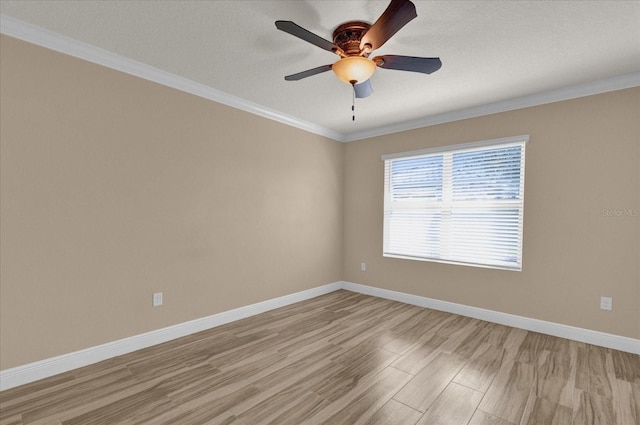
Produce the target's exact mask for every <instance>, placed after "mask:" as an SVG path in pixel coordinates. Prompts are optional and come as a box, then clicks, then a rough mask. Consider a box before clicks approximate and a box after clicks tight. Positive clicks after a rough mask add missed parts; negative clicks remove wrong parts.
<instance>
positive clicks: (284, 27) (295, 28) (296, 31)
mask: <svg viewBox="0 0 640 425" xmlns="http://www.w3.org/2000/svg"><path fill="white" fill-rule="evenodd" d="M276 28H278V29H279V30H281V31H284V32H288V33H289V34H291V35H293V36H296V37H298V38H300V39H302V40H304V41H306V42H308V43H311V44H313V45H315V46H318V47H320V48H321V49H324V50H327V51H329V52H332V53H336V52H337V51H339V50H340V48H339V47H338V46H336V45H335V44H333V43H332V42H330V41H329V40H325V39H324V38H322V37H320V36H319V35H315V34H314V33H312V32H311V31H309V30H306V29H304V28H302V27H301V26H300V25H297V24H295V23H293V22H291V21H276Z"/></svg>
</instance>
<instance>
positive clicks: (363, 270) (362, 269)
mask: <svg viewBox="0 0 640 425" xmlns="http://www.w3.org/2000/svg"><path fill="white" fill-rule="evenodd" d="M360 271H361V272H366V271H367V263H360Z"/></svg>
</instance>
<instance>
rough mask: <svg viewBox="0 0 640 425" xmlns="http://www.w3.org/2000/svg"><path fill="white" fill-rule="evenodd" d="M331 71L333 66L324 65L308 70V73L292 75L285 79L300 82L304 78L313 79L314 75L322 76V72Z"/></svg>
mask: <svg viewBox="0 0 640 425" xmlns="http://www.w3.org/2000/svg"><path fill="white" fill-rule="evenodd" d="M330 69H331V65H322V66H319V67H317V68H311V69H307V70H306V71H302V72H298V73H297V74H291V75H287V76H286V77H284V79H285V80H287V81H298V80H302V79H303V78H307V77H311V76H312V75H316V74H320V73H322V72H326V71H329V70H330Z"/></svg>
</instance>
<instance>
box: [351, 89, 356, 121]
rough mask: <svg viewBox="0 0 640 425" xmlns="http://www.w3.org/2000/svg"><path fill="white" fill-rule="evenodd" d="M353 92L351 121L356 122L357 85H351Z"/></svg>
mask: <svg viewBox="0 0 640 425" xmlns="http://www.w3.org/2000/svg"><path fill="white" fill-rule="evenodd" d="M351 87H353V92H351V121H355V120H356V85H355V84H351Z"/></svg>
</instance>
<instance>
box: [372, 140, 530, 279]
mask: <svg viewBox="0 0 640 425" xmlns="http://www.w3.org/2000/svg"><path fill="white" fill-rule="evenodd" d="M528 142H529V135H528V134H525V135H520V136H513V137H505V138H500V139H492V140H482V141H478V142H472V143H463V144H456V145H448V146H441V147H436V148H429V149H421V150H415V151H408V152H398V153H391V154H386V155H382V160H383V162H384V210H383V256H384V257H387V258H400V259H409V260H417V261H429V262H438V263H446V264H458V265H465V266H474V267H481V268H491V269H501V270H512V271H522V245H523V230H524V180H525V162H526V161H525V151H526V145H527V143H528ZM509 146H519V147H520V148H521V149H520V165H519V166H520V175H519V191H518V197H517V198H516V199H503V200H484V201H482V200H480V201H460V200H457V201H456V200H452V199H451V198H450V197H449V195H448V194H446V193H444V192H443V194H442V198H441V199H440V200H434V201H425V202H424V204H425V205H427V204H428V205H429V206H428V207H421V208H424V209H423V210H421V211H427V210H431V211H438V212H439V213H440V216H438V220H439V222H438V232H439V233H438V235H439V237H438V238H436V239H438V244H439V245H438V247H439V248H438V249H437V251H438V254H437V255H435V256H434V255H433V252H429V253H427V252H424V253H422V255H418V254H420V253H416V255H407V254H397V253H393V252H390V251H391V249H390V247H389V245H390V244H391V242H390V236H389V232H390V231H391V229H390V226H391V219H390V217H391V212H392V211H393V205H392V200H391V196H392V195H391V178H390V176H389V173H390V168H389V167H390V163H391V161H394V160H407V159H411V158H415V159H419V158H420V157H437V156H438V155H442V157H443V161H444V162H446V160H445V158H449V159H451V158H453V155H455V154H458V153H461V152H472V151H482V150H490V149H499V148H508V147H509ZM447 167H450V168H447ZM452 170H453V165H452V163H451V162H449V163H447V164H445V165H444V167H443V172H442V174H443V176H442V180H443V181H445V180H447V179H450V180H449V181H448V182H444V183H443V184H442V187H443V188H445V187H448V188H449V189H451V190H452V191H453V183H452V175H451V174H450V173H452V172H453V171H452ZM447 173H449V175H448V176H447ZM451 193H453V192H451ZM443 198H446V199H443ZM399 202H401V203H407V204H409V203H415V204H417V205H419V204H421V201H419V200H417V199H410V200H405V201H399ZM474 202H476V203H477V204H476V205H478V207H477V210H476V211H480V210H482V209H483V208H485V209H487V211H488V209H489V208H491V207H492V208H493V210H494V211H499V210H501V209H504V210H505V211H506V210H507V208H510V209H511V210H513V209H514V208H517V209H518V221H517V225H518V229H517V238H518V240H517V256H516V261H514V262H513V263H512V262H511V261H506V260H504V261H501V262H500V263H498V261H497V260H495V261H493V262H491V261H487V260H486V259H485V260H482V258H480V257H481V256H478V257H477V258H475V259H474V260H473V261H460V260H456V259H452V257H456V256H457V257H458V258H461V257H463V256H464V255H461V254H460V252H462V251H464V249H462V251H459V252H458V253H457V254H455V255H453V256H451V255H450V256H449V257H446V256H443V252H442V251H444V252H445V253H447V252H451V250H452V248H451V247H446V248H442V247H443V246H444V245H443V242H442V241H443V240H446V241H449V240H450V237H451V236H452V235H454V234H455V232H454V231H451V230H450V229H449V228H448V227H447V226H448V225H449V224H448V223H450V221H451V216H452V213H453V210H454V205H456V208H459V207H460V206H461V205H462V203H466V204H472V203H474ZM438 203H439V207H438V208H434V205H436V204H438ZM456 203H458V204H456ZM399 210H401V208H396V209H395V211H396V212H397V211H399ZM443 214H449V218H445V219H443V218H442V217H444V215H443ZM442 223H444V225H443V224H442ZM443 228H444V230H445V232H448V233H447V235H446V236H443V235H442V229H443ZM446 244H447V242H445V245H446Z"/></svg>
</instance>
